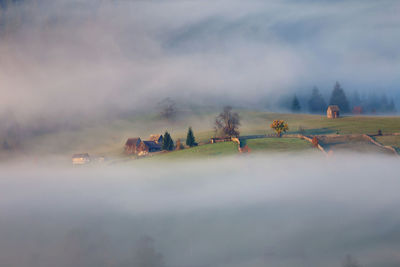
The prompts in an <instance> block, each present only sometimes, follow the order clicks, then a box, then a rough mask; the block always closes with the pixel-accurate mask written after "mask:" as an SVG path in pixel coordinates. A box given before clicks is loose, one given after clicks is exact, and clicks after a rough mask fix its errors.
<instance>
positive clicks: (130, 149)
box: [125, 137, 142, 155]
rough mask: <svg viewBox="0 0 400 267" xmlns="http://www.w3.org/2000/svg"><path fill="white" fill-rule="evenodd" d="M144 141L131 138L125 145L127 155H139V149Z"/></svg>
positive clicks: (138, 138)
mask: <svg viewBox="0 0 400 267" xmlns="http://www.w3.org/2000/svg"><path fill="white" fill-rule="evenodd" d="M141 142H142V140H141V139H140V137H136V138H129V139H128V140H126V143H125V154H128V155H131V154H137V153H138V147H139V145H140V143H141Z"/></svg>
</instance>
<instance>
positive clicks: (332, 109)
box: [326, 105, 340, 119]
mask: <svg viewBox="0 0 400 267" xmlns="http://www.w3.org/2000/svg"><path fill="white" fill-rule="evenodd" d="M339 113H340V109H339V107H338V106H336V105H331V106H329V107H328V110H327V111H326V115H327V117H328V118H329V119H336V118H339Z"/></svg>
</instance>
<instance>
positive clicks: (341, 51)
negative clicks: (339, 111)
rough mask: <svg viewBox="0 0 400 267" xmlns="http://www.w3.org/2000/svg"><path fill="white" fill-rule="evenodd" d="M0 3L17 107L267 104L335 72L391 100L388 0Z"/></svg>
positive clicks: (73, 110) (77, 110)
mask: <svg viewBox="0 0 400 267" xmlns="http://www.w3.org/2000/svg"><path fill="white" fill-rule="evenodd" d="M2 1H4V0H2ZM4 2H5V1H4ZM3 5H4V4H3ZM1 12H2V13H0V23H1V25H0V26H1V27H0V32H1V35H0V37H1V39H0V94H1V98H0V107H1V108H0V109H1V111H4V110H12V111H13V112H14V113H16V114H17V116H20V117H27V118H32V117H33V116H42V117H55V118H62V119H64V118H70V117H82V116H84V115H90V116H94V115H98V116H103V115H104V114H108V116H111V114H113V113H119V112H122V111H124V112H126V111H131V110H138V109H143V108H149V107H153V106H154V105H155V104H156V103H157V102H158V101H160V100H161V99H162V98H164V97H168V96H169V97H172V98H174V99H177V100H180V101H181V102H183V103H185V104H188V103H193V104H197V105H201V104H202V103H205V102H206V103H207V104H218V103H219V104H234V105H239V106H247V105H250V104H251V105H252V107H254V104H256V105H257V107H259V108H265V107H270V108H272V109H273V108H274V104H276V101H277V100H278V99H279V98H280V97H282V96H283V95H285V94H288V93H290V95H292V94H291V93H292V92H297V93H299V92H304V93H307V94H309V93H311V88H312V86H314V85H317V86H319V88H320V89H321V91H323V92H324V94H325V95H326V96H327V97H328V96H329V93H330V91H331V90H332V87H333V85H334V82H335V81H337V80H338V81H340V82H341V84H342V86H343V88H344V89H345V90H346V92H347V93H348V94H350V93H351V92H352V91H353V90H358V91H359V92H361V94H363V93H369V92H371V91H374V92H377V93H378V94H379V93H380V92H387V93H388V94H389V95H390V96H396V100H397V101H398V100H399V98H398V97H399V86H400V78H399V77H400V76H399V68H400V65H399V62H400V61H399V57H400V50H399V49H398V43H399V42H400V31H399V30H398V29H399V27H400V18H399V16H398V14H399V12H400V3H399V2H398V1H396V0H393V1H390V0H387V1H365V0H363V1H236V0H229V1H225V0H219V1H207V0H206V1H156V0H154V1H134V0H133V1H129V0H126V1H122V0H116V1H111V0H96V1H95V0H85V1H83V0H68V1H64V0H56V1H54V0H52V1H48V0H36V1H22V0H20V1H16V4H14V5H11V4H9V5H8V8H3V10H2V11H1Z"/></svg>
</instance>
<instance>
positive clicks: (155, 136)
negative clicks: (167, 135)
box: [149, 134, 164, 145]
mask: <svg viewBox="0 0 400 267" xmlns="http://www.w3.org/2000/svg"><path fill="white" fill-rule="evenodd" d="M163 139H164V138H163V136H162V134H152V135H150V138H149V141H153V142H156V143H157V144H159V145H161V144H162V142H163Z"/></svg>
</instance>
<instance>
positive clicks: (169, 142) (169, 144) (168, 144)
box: [161, 127, 197, 151]
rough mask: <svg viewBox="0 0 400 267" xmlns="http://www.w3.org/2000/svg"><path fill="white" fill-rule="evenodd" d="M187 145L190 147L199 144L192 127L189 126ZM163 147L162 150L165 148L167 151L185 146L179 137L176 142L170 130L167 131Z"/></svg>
mask: <svg viewBox="0 0 400 267" xmlns="http://www.w3.org/2000/svg"><path fill="white" fill-rule="evenodd" d="M186 145H187V146H188V147H194V146H197V142H196V139H195V137H194V134H193V130H192V127H189V129H188V132H187V136H186ZM161 148H162V150H165V151H172V150H175V149H183V148H184V146H183V145H182V144H181V142H180V140H179V139H178V141H177V142H176V144H175V143H174V140H173V139H172V137H171V134H170V133H169V132H168V131H165V133H164V136H163V143H162V146H161Z"/></svg>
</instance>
